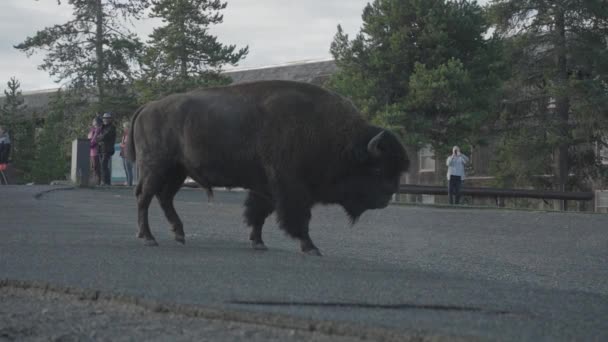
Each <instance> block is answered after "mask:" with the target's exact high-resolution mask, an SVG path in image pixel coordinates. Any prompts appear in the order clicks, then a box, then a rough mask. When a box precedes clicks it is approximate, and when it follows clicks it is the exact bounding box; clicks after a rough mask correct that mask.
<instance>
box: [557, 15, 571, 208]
mask: <svg viewBox="0 0 608 342" xmlns="http://www.w3.org/2000/svg"><path fill="white" fill-rule="evenodd" d="M555 19H556V20H555V30H556V51H557V70H556V71H557V73H556V76H557V80H556V81H557V85H558V95H557V97H556V99H555V111H556V114H557V120H558V125H559V126H558V129H559V134H560V143H559V146H558V163H557V166H558V170H557V171H558V172H557V175H558V179H557V181H558V183H557V184H558V188H559V190H561V191H566V184H567V182H568V174H569V172H570V163H569V160H568V150H569V147H570V129H569V118H570V115H569V114H570V98H569V97H568V93H567V91H566V88H567V86H568V62H567V55H566V22H565V13H564V9H561V8H560V9H558V12H557V13H556V18H555ZM561 207H562V210H565V209H566V203H565V201H564V202H562V205H561Z"/></svg>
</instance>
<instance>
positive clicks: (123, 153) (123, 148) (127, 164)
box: [120, 121, 133, 186]
mask: <svg viewBox="0 0 608 342" xmlns="http://www.w3.org/2000/svg"><path fill="white" fill-rule="evenodd" d="M122 128H123V132H122V139H121V141H120V157H121V158H122V166H123V167H124V168H125V175H126V177H127V183H126V184H125V185H128V186H133V162H132V161H131V160H129V158H127V142H128V141H129V122H128V121H126V122H124V123H123V124H122Z"/></svg>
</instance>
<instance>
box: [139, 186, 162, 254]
mask: <svg viewBox="0 0 608 342" xmlns="http://www.w3.org/2000/svg"><path fill="white" fill-rule="evenodd" d="M154 190H155V187H154V182H153V181H152V180H151V179H150V177H145V176H143V175H142V177H141V179H140V181H139V184H138V185H137V189H136V193H135V194H136V196H137V224H138V226H139V232H138V233H137V237H138V238H140V239H144V244H145V245H146V246H158V243H157V242H156V239H154V236H153V235H152V232H151V231H150V224H149V223H148V209H149V208H150V202H152V198H153V197H154V192H155V191H154Z"/></svg>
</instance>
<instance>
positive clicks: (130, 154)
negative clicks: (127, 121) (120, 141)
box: [127, 106, 144, 162]
mask: <svg viewBox="0 0 608 342" xmlns="http://www.w3.org/2000/svg"><path fill="white" fill-rule="evenodd" d="M143 109H144V106H141V107H139V108H138V109H137V110H136V111H135V113H134V114H133V117H132V118H131V125H130V126H129V139H128V140H127V159H129V160H130V161H132V162H134V161H135V159H136V155H135V134H134V133H135V120H137V116H139V113H140V112H141V111H142V110H143Z"/></svg>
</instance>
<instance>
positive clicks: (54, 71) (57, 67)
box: [15, 0, 149, 110]
mask: <svg viewBox="0 0 608 342" xmlns="http://www.w3.org/2000/svg"><path fill="white" fill-rule="evenodd" d="M58 3H59V4H61V1H58ZM67 3H68V4H69V5H70V6H72V8H73V19H72V20H70V21H68V22H67V23H64V24H62V25H55V26H52V27H47V28H45V29H43V30H41V31H38V32H37V33H36V34H35V35H34V36H32V37H28V38H26V39H25V41H24V42H22V43H20V44H18V45H16V46H15V48H16V49H19V50H21V51H23V52H25V53H26V54H27V55H28V56H30V55H32V54H33V53H34V52H36V51H39V50H42V51H46V55H45V57H44V62H43V64H42V65H40V68H41V69H42V70H45V71H48V72H49V74H50V75H51V76H53V77H55V79H56V80H57V81H58V82H59V81H68V82H70V83H71V84H72V85H75V86H76V87H79V88H82V89H95V90H96V91H95V96H96V97H97V102H98V103H99V107H100V110H102V109H103V108H107V107H108V106H109V104H108V103H109V102H108V99H110V98H112V97H114V96H121V95H122V94H124V93H125V92H127V89H128V85H129V83H130V82H131V81H132V80H133V73H132V67H133V65H134V62H135V61H136V60H137V57H138V56H139V54H140V51H141V45H142V44H141V43H140V42H139V41H138V39H137V37H136V35H135V34H133V33H132V32H130V31H129V30H128V29H127V28H125V21H127V20H129V19H130V18H138V17H139V15H140V14H141V13H142V11H143V10H144V9H145V8H146V7H147V6H148V5H149V4H148V0H67Z"/></svg>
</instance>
